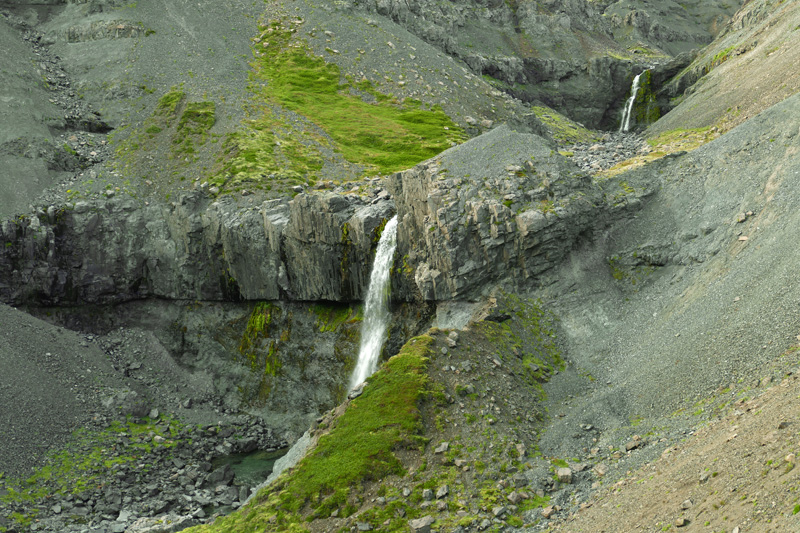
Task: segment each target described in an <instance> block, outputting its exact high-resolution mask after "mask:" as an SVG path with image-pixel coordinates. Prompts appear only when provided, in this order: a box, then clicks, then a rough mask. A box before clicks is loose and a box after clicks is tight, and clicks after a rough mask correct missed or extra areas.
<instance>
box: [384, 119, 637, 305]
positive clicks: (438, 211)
mask: <svg viewBox="0 0 800 533" xmlns="http://www.w3.org/2000/svg"><path fill="white" fill-rule="evenodd" d="M391 188H393V190H394V196H395V201H396V203H397V211H398V216H399V218H400V225H399V227H398V251H397V254H398V258H399V259H396V261H395V265H396V272H397V276H396V278H400V279H397V281H396V283H397V284H398V285H402V284H403V283H404V282H405V283H406V284H407V286H410V287H413V288H415V289H416V291H418V295H419V296H421V297H422V298H423V299H425V300H437V301H441V300H464V299H466V300H469V299H475V298H478V297H480V296H482V295H484V293H486V292H487V291H491V290H493V289H494V288H495V287H497V286H498V285H499V286H503V287H504V288H506V289H508V290H516V289H521V288H523V287H531V286H535V285H536V284H537V282H538V281H539V280H540V275H541V274H542V273H544V272H546V271H547V270H549V269H550V268H552V267H553V266H555V265H556V264H558V263H559V262H560V261H561V260H562V259H563V258H564V257H565V256H566V255H567V254H568V253H569V252H570V250H572V248H573V247H574V246H575V245H576V244H578V243H579V242H580V240H581V239H589V238H591V236H592V234H593V232H595V231H601V230H602V227H603V225H604V223H605V222H604V221H605V218H606V214H607V212H608V211H607V210H606V208H605V207H604V205H608V207H609V208H613V206H616V207H618V208H623V209H627V208H628V207H629V206H631V207H635V206H637V205H639V200H638V198H637V196H638V195H639V194H638V193H636V191H634V190H627V191H626V190H620V191H619V192H618V194H617V195H616V196H614V197H613V198H611V197H609V196H608V194H607V193H606V192H604V191H603V190H602V189H601V187H600V186H599V185H598V184H597V183H595V182H594V181H593V180H592V178H591V177H590V176H589V175H587V174H584V173H582V172H581V171H579V170H578V169H577V168H576V167H575V166H574V165H572V164H571V163H570V162H568V161H567V160H566V158H564V157H563V156H561V155H559V154H558V153H556V152H554V151H553V150H552V149H551V148H550V146H549V145H548V144H547V143H546V142H545V141H544V140H543V139H542V138H540V137H537V136H535V135H530V134H520V133H516V132H513V131H511V130H510V129H508V128H506V127H500V128H497V129H495V130H493V131H492V132H490V133H488V134H486V135H483V136H481V137H478V138H476V139H473V140H472V141H469V142H467V143H465V144H463V145H461V146H458V147H456V148H452V149H450V150H448V151H446V152H444V153H442V154H441V155H440V156H438V157H436V158H434V159H432V160H430V161H428V162H426V163H424V164H421V165H418V166H417V167H415V168H413V169H411V170H409V171H406V172H402V173H398V174H396V175H394V176H393V178H392V182H391ZM403 278H405V280H404V279H403ZM412 279H413V282H411V281H410V280H412Z"/></svg>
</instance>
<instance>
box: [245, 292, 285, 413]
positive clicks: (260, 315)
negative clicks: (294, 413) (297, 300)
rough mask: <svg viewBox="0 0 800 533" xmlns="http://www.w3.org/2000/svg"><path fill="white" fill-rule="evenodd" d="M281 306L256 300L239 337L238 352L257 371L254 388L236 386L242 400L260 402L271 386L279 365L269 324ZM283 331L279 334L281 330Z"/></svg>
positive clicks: (263, 401)
mask: <svg viewBox="0 0 800 533" xmlns="http://www.w3.org/2000/svg"><path fill="white" fill-rule="evenodd" d="M280 313H281V309H280V308H279V307H278V306H276V305H273V304H271V303H268V302H259V303H257V304H256V305H255V307H254V308H253V311H252V312H251V313H250V317H249V318H248V320H247V326H246V327H245V330H244V333H243V334H242V339H241V341H240V342H239V355H240V356H241V358H242V359H243V360H244V362H245V363H246V364H247V365H248V366H249V367H250V371H251V372H253V373H254V374H256V375H257V377H258V381H257V385H256V389H255V390H245V389H244V388H242V389H240V392H241V393H242V395H243V397H244V400H245V401H246V402H249V403H251V404H254V405H263V404H264V403H265V402H266V400H267V398H268V397H269V394H270V392H271V390H272V381H273V379H274V378H275V376H277V375H278V373H279V372H280V369H281V361H280V357H279V354H278V341H277V340H276V339H272V338H269V337H270V324H272V321H273V319H274V318H276V317H277V316H279V315H280ZM282 335H283V334H282Z"/></svg>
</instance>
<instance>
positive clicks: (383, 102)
mask: <svg viewBox="0 0 800 533" xmlns="http://www.w3.org/2000/svg"><path fill="white" fill-rule="evenodd" d="M301 26H302V22H301V21H297V20H287V21H271V22H269V23H268V24H263V25H262V26H261V30H262V31H261V34H260V35H259V36H258V37H257V38H256V39H255V45H254V51H253V55H254V60H253V64H252V65H253V72H252V74H251V86H250V87H251V91H252V93H253V101H252V106H251V109H250V115H251V116H250V118H249V119H247V120H246V121H245V122H244V123H243V125H242V128H241V130H240V131H238V132H236V133H235V134H233V135H232V136H230V138H229V139H228V142H227V144H226V153H225V155H224V158H223V161H222V168H221V170H220V172H219V173H218V174H217V177H216V178H215V181H216V182H217V184H219V185H221V186H224V187H225V188H227V189H235V188H237V187H241V186H244V185H245V184H249V186H251V187H255V188H271V187H272V186H273V185H277V184H278V183H279V182H280V180H289V181H291V182H294V183H310V184H313V183H314V182H315V180H316V179H318V178H319V177H321V175H322V170H323V168H324V167H325V164H338V165H339V166H342V165H344V166H346V167H349V169H350V170H349V172H350V177H352V178H358V177H361V175H362V174H364V173H366V174H372V175H374V174H386V173H389V172H394V171H398V170H402V169H404V168H408V167H411V166H413V165H415V164H417V163H419V162H420V161H424V160H426V159H429V158H430V157H433V156H434V155H436V154H438V153H440V152H442V151H443V150H445V149H447V148H450V147H451V146H452V145H453V144H454V143H458V142H460V141H461V140H463V139H464V134H463V132H462V130H461V129H460V128H459V127H458V126H456V125H455V124H454V123H453V121H452V120H451V119H450V117H448V116H447V115H446V114H445V113H444V112H443V111H442V110H441V109H440V108H437V107H432V108H425V106H423V104H422V103H421V102H419V101H414V100H409V99H407V100H403V101H399V100H396V99H394V98H392V97H390V96H387V95H384V94H382V93H379V92H378V91H376V90H374V89H373V88H372V86H371V85H370V84H369V83H367V82H363V81H362V82H356V81H354V80H352V79H351V80H347V79H345V78H344V77H343V76H342V73H341V72H340V69H339V67H338V66H337V65H336V64H334V63H329V62H327V61H326V60H325V59H324V58H322V57H319V56H316V55H314V54H313V52H312V51H311V49H310V48H309V47H308V45H307V44H306V43H305V42H304V41H303V40H302V39H301V38H300V37H299V28H300V27H301ZM337 160H338V161H337Z"/></svg>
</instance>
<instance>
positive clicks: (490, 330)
mask: <svg viewBox="0 0 800 533" xmlns="http://www.w3.org/2000/svg"><path fill="white" fill-rule="evenodd" d="M500 302H501V303H499V304H498V305H499V306H502V307H501V309H498V312H502V313H503V314H505V315H507V316H509V319H508V320H504V321H503V322H500V323H498V322H493V321H483V322H480V323H478V324H476V325H475V331H477V332H478V333H480V334H482V335H483V336H484V337H485V338H486V339H487V340H488V341H489V342H491V343H492V344H493V345H495V346H496V347H497V351H496V353H497V354H512V353H513V354H516V355H517V357H519V358H521V359H522V364H523V366H524V367H525V369H526V370H527V375H526V378H527V380H528V382H529V383H530V384H531V385H532V386H533V387H534V388H535V389H536V391H537V392H538V393H539V394H540V395H543V394H544V391H543V389H542V387H541V383H542V382H545V381H547V379H548V377H549V376H550V374H552V372H553V371H554V370H555V369H563V368H564V361H563V359H562V357H561V351H560V349H559V347H558V344H557V342H556V339H557V336H556V329H555V327H556V318H555V316H554V315H553V314H552V313H550V312H549V311H547V310H546V309H545V308H544V306H543V304H542V302H541V301H540V300H527V299H522V298H520V297H518V296H516V295H509V294H506V295H503V297H502V299H500Z"/></svg>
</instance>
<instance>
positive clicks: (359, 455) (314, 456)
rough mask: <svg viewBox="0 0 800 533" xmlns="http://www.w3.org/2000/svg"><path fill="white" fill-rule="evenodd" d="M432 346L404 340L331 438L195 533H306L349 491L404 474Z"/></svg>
mask: <svg viewBox="0 0 800 533" xmlns="http://www.w3.org/2000/svg"><path fill="white" fill-rule="evenodd" d="M432 342H433V339H432V338H431V337H429V336H426V335H423V336H419V337H415V338H413V339H411V340H410V341H409V342H408V343H406V344H405V346H403V348H402V349H401V350H400V353H398V354H397V355H396V356H394V357H392V358H391V359H389V360H388V361H387V362H386V363H385V364H384V366H383V367H382V368H381V370H380V371H379V372H378V373H376V374H375V375H373V376H372V377H371V378H370V380H369V385H368V386H367V387H366V388H365V389H364V393H363V394H362V395H361V396H360V397H358V398H356V399H355V400H352V401H351V402H350V404H349V405H348V406H347V410H346V411H345V412H344V413H343V414H342V416H341V417H339V418H338V419H336V421H335V423H334V425H333V427H332V428H331V429H330V431H329V432H328V433H327V434H325V435H323V436H321V437H320V438H319V441H318V443H317V446H316V447H315V448H314V449H313V451H312V452H310V454H309V455H308V456H306V458H305V459H303V460H302V461H301V462H300V463H299V464H298V465H297V466H296V467H295V468H294V469H292V470H291V471H290V472H288V473H287V474H284V475H283V476H281V477H280V478H278V480H277V481H276V482H275V484H273V485H272V486H271V487H269V489H264V490H262V491H261V492H260V493H259V494H258V495H257V496H256V497H255V498H254V499H253V501H252V502H251V504H249V505H247V506H245V507H243V508H242V509H241V510H239V511H238V512H236V513H233V514H231V515H229V516H226V517H224V518H219V519H217V520H216V521H215V522H213V523H212V524H208V525H205V526H201V527H198V528H195V529H192V530H189V531H194V532H198V533H199V532H217V531H219V532H231V533H232V532H237V533H241V532H251V531H252V532H255V531H259V532H262V531H275V532H278V531H281V532H283V531H307V529H306V528H305V527H304V526H303V522H304V521H306V520H312V519H314V518H317V517H322V516H326V517H327V516H330V515H331V513H332V512H334V511H336V510H339V509H341V510H342V511H340V512H343V513H344V514H345V515H346V514H348V513H352V512H353V511H355V507H353V506H352V505H350V503H349V502H348V496H349V494H350V491H351V489H352V488H356V487H358V486H360V485H361V484H362V483H365V482H369V481H377V480H380V479H382V478H383V477H384V476H389V475H392V474H396V475H402V474H404V473H405V472H404V468H403V465H402V462H401V461H400V459H399V458H398V457H397V455H396V454H397V453H399V452H400V451H401V450H403V449H410V448H418V447H420V446H421V445H422V446H424V444H425V442H424V440H422V439H421V437H420V434H421V432H422V428H423V426H422V420H421V413H420V410H419V407H418V403H419V402H420V400H421V399H422V397H423V395H424V394H425V391H426V384H427V376H426V371H425V370H426V364H427V361H428V356H429V348H430V345H431V343H432Z"/></svg>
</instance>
